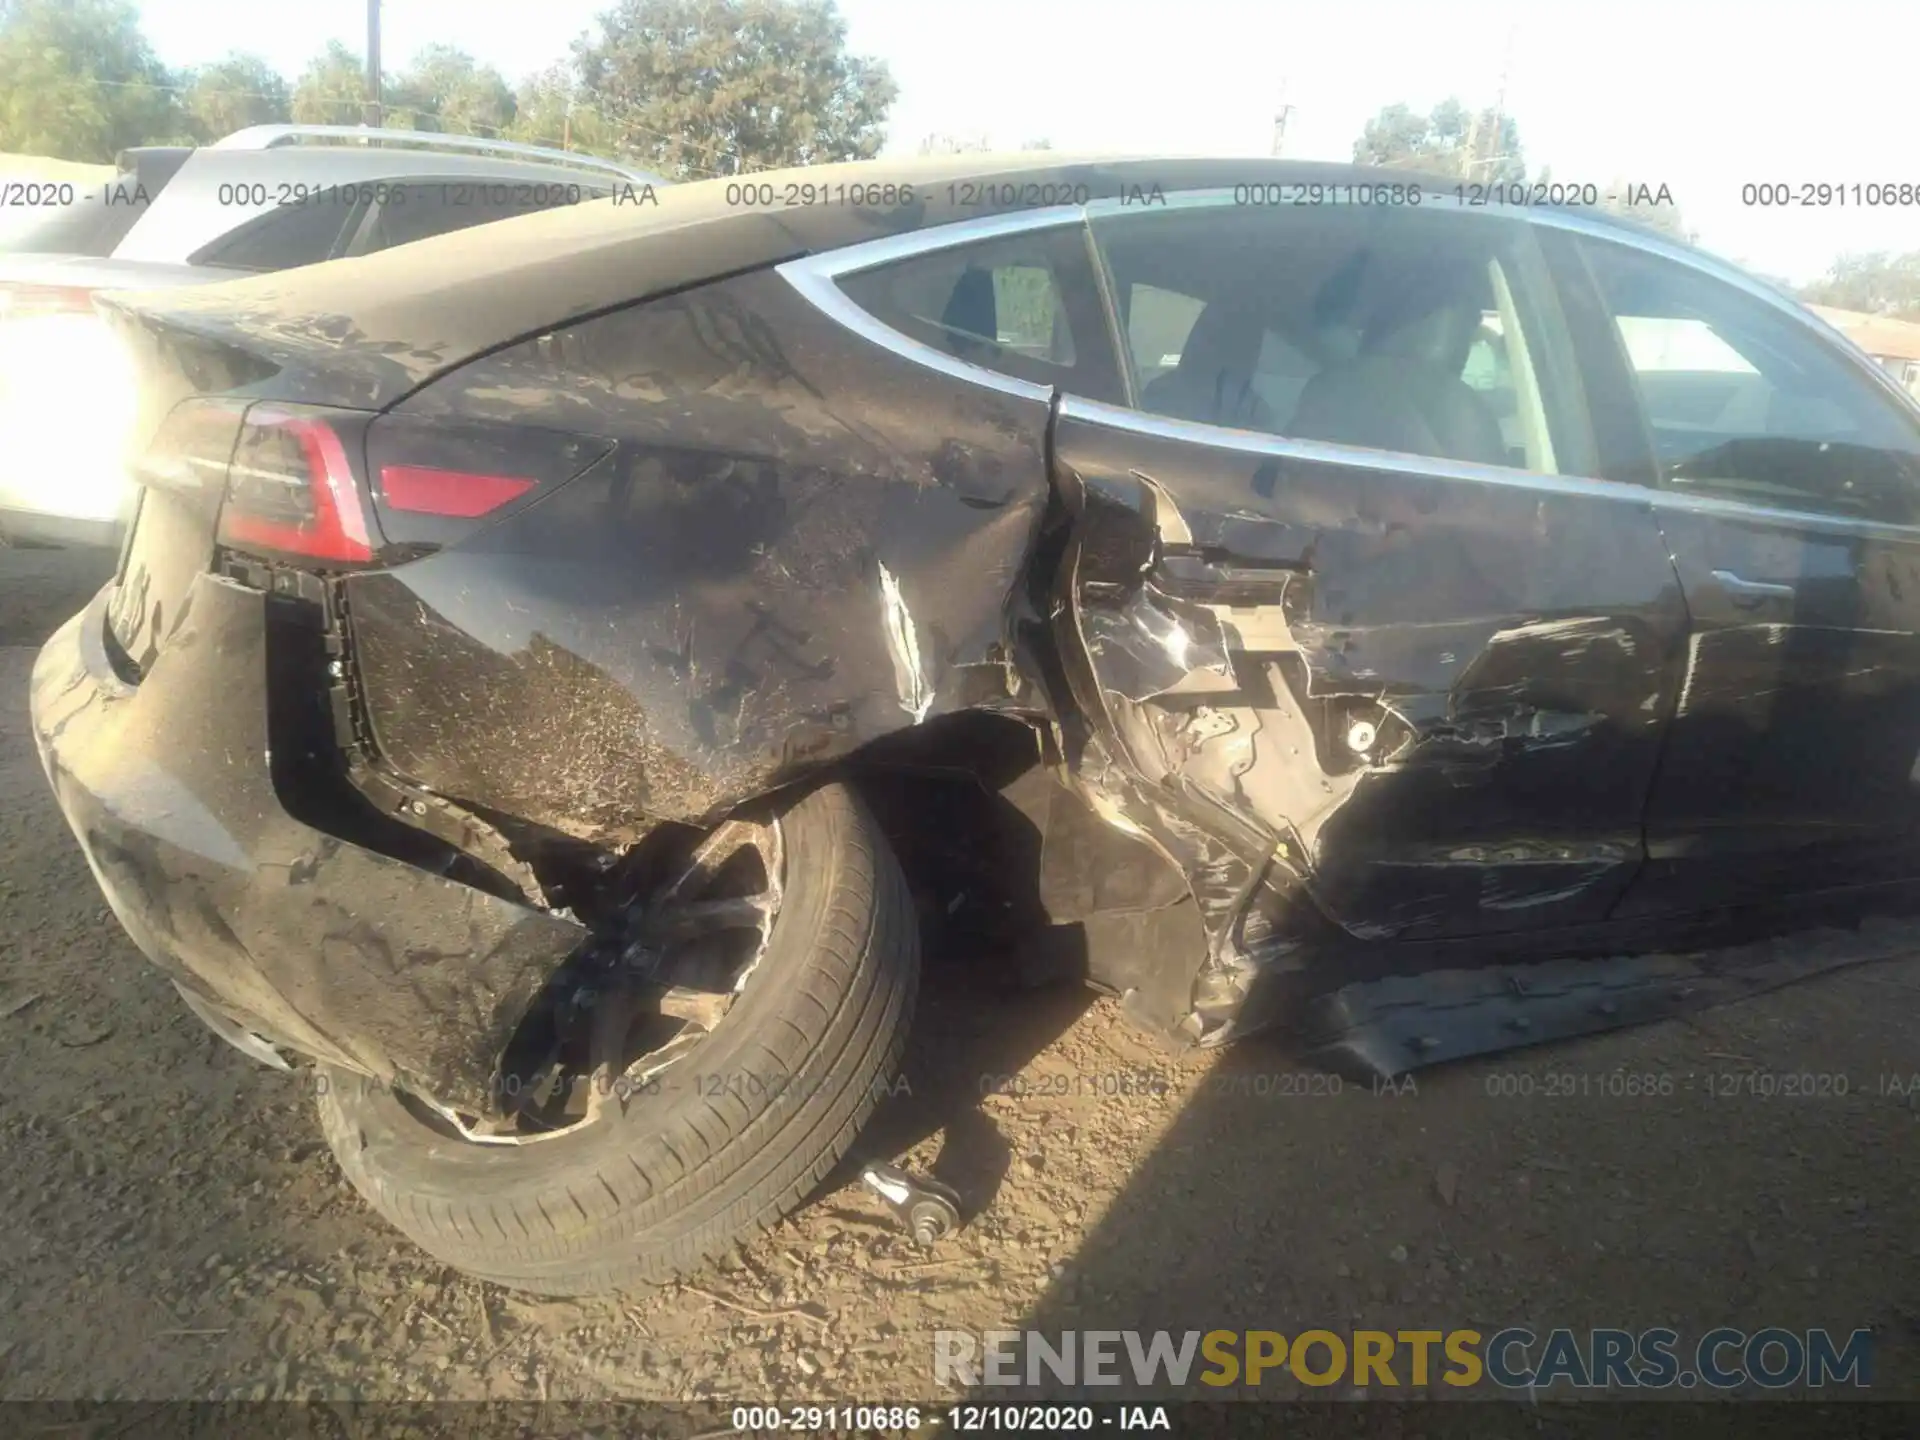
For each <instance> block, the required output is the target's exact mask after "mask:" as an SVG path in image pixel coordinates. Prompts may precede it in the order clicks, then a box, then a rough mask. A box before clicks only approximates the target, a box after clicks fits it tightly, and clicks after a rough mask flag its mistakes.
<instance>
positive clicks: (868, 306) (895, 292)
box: [837, 226, 1120, 401]
mask: <svg viewBox="0 0 1920 1440" xmlns="http://www.w3.org/2000/svg"><path fill="white" fill-rule="evenodd" d="M837 283H838V285H839V287H840V290H841V291H842V293H844V294H845V295H846V296H847V298H848V299H850V300H852V301H853V302H854V304H856V305H858V306H859V307H860V308H861V309H862V310H865V311H866V312H867V313H868V314H870V315H872V316H873V317H874V319H876V320H878V321H880V322H881V323H882V324H883V325H886V326H888V327H889V328H891V329H894V330H898V331H899V332H900V333H901V334H903V335H907V336H909V337H911V338H912V339H915V340H918V341H920V342H921V343H922V344H924V345H928V346H931V347H932V348H934V349H936V350H939V351H941V352H943V353H945V354H948V355H951V356H953V357H954V358H955V359H958V360H965V361H967V362H969V363H971V364H974V365H979V366H982V367H983V368H985V369H988V370H996V371H999V372H1000V373H1002V374H1005V375H1012V376H1015V377H1017V378H1019V379H1022V380H1030V381H1033V382H1034V383H1036V384H1040V385H1051V386H1058V387H1059V388H1060V389H1062V390H1068V391H1071V392H1073V393H1075V394H1078V395H1085V396H1087V397H1089V398H1091V399H1095V400H1109V401H1118V400H1119V399H1120V388H1119V378H1118V375H1119V371H1118V366H1117V364H1116V363H1115V360H1114V357H1113V355H1112V351H1111V347H1110V346H1109V344H1108V341H1107V334H1106V325H1105V323H1104V318H1103V312H1102V310H1101V308H1100V298H1099V290H1098V286H1097V284H1096V282H1095V280H1094V277H1093V266H1092V262H1091V260H1090V259H1089V257H1088V255H1087V250H1086V241H1085V237H1084V233H1083V232H1082V231H1081V230H1079V229H1078V228H1077V227H1073V226H1065V227H1060V228H1057V229H1053V230H1043V231H1035V232H1033V233H1031V234H1019V235H1010V236H1005V237H1003V238H999V239H995V240H987V241H982V242H980V243H978V244H974V245H959V246H955V247H953V248H952V249H948V250H936V251H931V252H929V253H927V254H925V255H917V256H914V257H913V258H912V259H909V260H901V261H897V262H895V263H893V264H891V265H881V266H876V267H875V268H873V269H871V270H861V271H856V272H855V273H853V274H851V275H843V276H841V277H840V279H839V281H838V282H837Z"/></svg>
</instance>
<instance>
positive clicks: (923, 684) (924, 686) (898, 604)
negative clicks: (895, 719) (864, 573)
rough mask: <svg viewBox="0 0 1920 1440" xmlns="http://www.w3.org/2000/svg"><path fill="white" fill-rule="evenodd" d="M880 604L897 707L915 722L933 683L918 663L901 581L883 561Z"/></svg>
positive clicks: (928, 704) (930, 705)
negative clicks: (929, 682)
mask: <svg viewBox="0 0 1920 1440" xmlns="http://www.w3.org/2000/svg"><path fill="white" fill-rule="evenodd" d="M880 608H881V616H882V620H881V624H882V626H883V627H884V628H885V630H886V634H887V653H888V654H889V655H891V656H892V657H893V683H894V686H895V688H896V689H897V690H898V691H899V694H900V708H901V709H902V710H904V711H906V712H907V714H909V715H911V716H912V717H913V723H914V724H916V725H918V724H919V723H920V722H921V721H922V720H924V719H926V718H927V711H929V710H931V709H932V708H933V687H932V686H931V685H929V684H928V683H927V674H926V670H925V668H924V667H923V666H922V665H921V663H920V637H919V635H917V634H916V633H915V632H914V626H913V612H912V611H910V610H908V609H907V602H906V600H905V598H904V597H903V596H902V595H901V594H900V582H899V581H898V580H896V579H895V578H894V575H893V572H892V571H891V570H889V569H887V567H886V566H885V565H882V566H881V567H880Z"/></svg>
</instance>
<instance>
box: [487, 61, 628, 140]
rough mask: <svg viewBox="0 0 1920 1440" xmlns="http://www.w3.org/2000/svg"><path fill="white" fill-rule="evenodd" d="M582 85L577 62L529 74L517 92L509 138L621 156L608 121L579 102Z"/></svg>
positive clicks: (563, 63) (565, 63)
mask: <svg viewBox="0 0 1920 1440" xmlns="http://www.w3.org/2000/svg"><path fill="white" fill-rule="evenodd" d="M578 88H579V87H578V83H577V81H576V80H575V78H574V72H573V66H572V65H571V64H569V63H567V62H564V61H563V62H561V63H560V64H557V65H549V66H548V67H547V68H546V69H545V70H542V71H540V72H539V73H538V74H536V75H529V76H528V77H527V78H526V79H525V80H523V81H521V82H520V86H519V88H518V89H517V90H516V91H515V92H514V97H513V120H512V123H510V124H509V125H508V126H507V135H508V136H509V138H511V139H514V140H520V141H524V142H525V143H526V144H529V145H548V146H553V147H556V148H559V149H564V150H580V151H584V152H585V153H587V154H589V155H604V156H606V157H608V158H609V159H617V158H619V157H618V156H617V154H616V147H615V145H614V143H613V135H612V132H611V130H610V128H609V127H608V125H607V123H606V121H604V120H602V119H601V118H600V116H599V115H597V114H596V113H594V112H593V111H592V110H589V109H587V108H585V106H583V105H577V104H576V103H575V99H576V94H575V92H576V91H577V90H578Z"/></svg>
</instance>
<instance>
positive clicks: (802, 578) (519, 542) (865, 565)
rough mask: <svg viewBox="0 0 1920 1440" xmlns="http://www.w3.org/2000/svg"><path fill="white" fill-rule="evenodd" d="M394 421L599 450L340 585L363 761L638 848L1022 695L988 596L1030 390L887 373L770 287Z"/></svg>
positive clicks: (663, 317) (461, 380)
mask: <svg viewBox="0 0 1920 1440" xmlns="http://www.w3.org/2000/svg"><path fill="white" fill-rule="evenodd" d="M397 413H399V414H400V415H403V416H413V417H420V418H430V417H433V416H436V415H441V414H458V415H460V416H462V417H463V418H466V419H478V420H511V419H516V418H519V419H526V420H531V421H534V422H536V423H539V424H541V425H543V426H546V427H549V428H552V429H561V430H577V431H579V432H581V433H583V434H589V435H593V436H596V437H602V438H604V439H606V440H610V441H612V442H613V443H614V450H613V452H612V453H611V454H610V455H608V456H606V457H605V458H604V459H603V460H601V461H600V462H599V463H598V464H596V465H594V466H593V467H592V468H591V469H589V470H588V471H587V472H586V473H585V474H583V475H581V476H579V477H577V478H576V479H574V480H573V481H571V482H570V483H569V484H567V485H566V486H565V487H563V488H561V489H560V490H559V491H558V493H556V494H554V495H553V496H551V497H550V498H548V499H546V500H544V501H542V502H541V503H539V504H536V505H534V506H532V507H530V508H528V509H526V510H524V511H522V512H520V513H519V514H517V515H515V516H513V517H511V518H509V519H507V520H505V521H503V522H502V523H500V524H498V525H495V526H493V527H492V528H490V529H488V530H485V531H483V532H481V533H480V534H479V535H476V536H474V537H472V538H471V539H470V540H468V541H466V542H464V543H463V544H462V545H460V546H459V547H457V548H451V549H448V550H444V551H442V552H440V553H439V554H436V555H433V556H430V557H428V558H426V559H422V560H417V561H414V562H412V563H410V564H406V565H402V566H399V567H397V568H395V569H393V570H390V571H386V572H383V573H380V574H373V575H366V576H360V577H356V578H354V579H353V580H351V581H349V582H348V583H347V586H346V589H347V593H348V603H349V609H350V613H351V614H352V616H353V634H354V639H355V652H356V656H357V660H358V664H359V667H360V673H361V676H362V678H363V681H364V684H365V687H366V695H367V701H368V708H369V711H370V714H371V718H372V722H373V726H374V732H375V734H376V736H377V737H378V740H379V743H380V746H381V749H382V752H383V753H384V754H385V755H386V756H387V757H388V758H389V759H390V760H391V761H392V762H393V763H394V764H395V765H396V766H397V767H398V768H399V769H400V770H402V771H403V772H404V773H406V774H407V775H408V776H409V777H411V778H413V779H415V780H417V781H419V782H420V783H422V784H424V785H427V786H429V787H430V788H432V789H434V790H435V791H437V792H439V793H442V794H446V795H449V796H452V797H455V798H457V799H461V800H464V801H468V802H471V803H474V804H477V805H482V806H485V807H487V808H489V809H492V810H497V811H501V812H504V813H507V814H510V815H515V816H519V817H522V818H524V819H528V820H533V821H536V822H538V823H541V824H544V825H547V826H550V827H552V828H554V829H556V830H560V831H562V832H565V833H568V834H572V835H575V836H577V837H579V838H582V839H588V840H594V841H602V842H604V841H622V840H631V839H633V838H634V837H635V835H636V834H637V833H638V832H639V831H640V830H642V829H643V828H644V827H646V826H647V825H650V824H653V823H657V822H659V821H661V820H680V821H700V820H705V819H709V818H712V817H713V816H715V815H716V814H718V813H719V812H720V811H722V810H724V809H725V808H726V807H728V806H731V805H735V804H738V803H739V802H740V801H741V800H742V799H745V798H747V797H750V796H752V795H755V794H759V793H762V792H764V791H766V790H768V789H770V788H772V787H773V786H776V785H778V784H781V783H783V782H785V781H787V780H789V779H792V778H794V777H796V776H798V775H799V774H801V773H803V772H804V771H805V770H806V769H807V768H809V767H813V766H818V765H820V764H822V763H825V762H827V761H831V760H833V759H835V758H837V757H838V756H840V755H843V754H845V753H846V752H847V751H849V750H852V749H853V748H855V747H857V746H859V745H861V744H864V743H865V742H867V741H869V740H872V739H874V738H875V737H877V736H880V735H884V734H886V733H888V732H890V731H894V730H898V729H901V728H904V727H906V726H909V725H912V724H915V723H917V722H919V721H921V720H924V719H927V718H928V717H930V716H932V715H937V714H941V713H944V712H946V711H949V710H952V709H956V708H962V707H966V706H979V705H986V706H995V705H998V706H1005V707H1009V708H1020V707H1022V706H1027V707H1034V706H1038V705H1039V703H1040V700H1039V693H1038V690H1037V689H1036V687H1034V686H1033V685H1032V684H1031V683H1029V682H1026V681H1023V679H1022V678H1021V676H1020V675H1019V673H1018V672H1017V670H1016V669H1015V668H1014V667H1013V664H1012V662H1011V659H1010V651H1009V647H1008V641H1007V608H1008V603H1009V599H1010V597H1011V595H1012V593H1013V591H1014V589H1015V587H1016V585H1017V584H1018V583H1019V582H1020V581H1021V579H1022V567H1023V565H1024V564H1025V562H1026V559H1027V556H1028V553H1029V551H1030V550H1031V548H1032V543H1033V537H1034V532H1035V530H1036V528H1037V526H1038V524H1039V520H1040V515H1041V511H1042V508H1043V506H1044V504H1045V501H1046V498H1047V493H1048V491H1047V475H1046V464H1045V452H1044V440H1045V434H1046V421H1047V407H1046V405H1045V404H1044V403H1042V402H1038V401H1029V400H1022V399H1018V398H1016V397H1012V396H1008V395H1004V394H1001V393H999V392H996V391H991V390H984V389H981V388H980V387H977V386H970V385H966V384H964V383H962V382H960V381H957V380H954V379H952V378H950V377H948V376H945V375H942V374H940V373H938V372H934V371H930V370H925V369H922V368H919V367H914V366H903V365H900V364H898V363H897V362H892V361H891V359H890V357H889V356H888V355H887V354H886V352H884V351H881V350H879V349H878V348H877V347H875V346H873V345H872V344H870V343H869V342H867V341H864V340H862V339H860V338H859V337H857V336H855V335H853V334H851V333H849V332H848V331H846V330H844V329H842V328H841V327H839V326H837V325H835V324H833V323H832V322H831V321H830V320H828V319H827V318H826V317H825V316H823V315H822V314H820V312H819V311H817V310H815V309H813V308H812V307H811V306H809V305H808V304H807V303H806V302H805V301H804V300H802V299H801V298H800V297H799V296H798V294H797V293H796V292H794V290H793V289H792V288H791V287H790V286H788V285H787V284H786V283H785V282H784V281H782V280H780V279H779V278H778V277H777V276H774V275H772V274H768V273H759V274H752V275H746V276H741V277H738V278H735V279H733V280H728V281H724V282H722V283H720V284H717V285H711V286H706V287H702V288H700V289H698V290H695V291H692V292H689V293H687V294H685V295H683V296H678V297H673V298H670V299H668V300H665V301H661V302H657V303H655V304H653V305H650V306H647V307H645V308H644V309H641V310H636V311H630V312H621V313H617V314H614V315H611V316H607V317H604V318H602V319H599V320H595V321H589V322H585V323H583V324H580V325H577V326H572V327H568V328H564V329H562V330H560V331H559V332H558V333H557V334H554V335H551V336H547V337H544V338H542V339H540V340H537V341H533V342H529V343H527V344H524V345H520V346H516V347H513V348H511V349H509V350H506V351H504V352H502V353H500V354H499V355H496V356H492V357H489V358H488V359H486V360H483V361H480V362H477V363H476V364H474V365H471V366H469V367H467V368H465V369H463V370H461V371H459V372H457V373H456V374H455V375H454V376H453V377H451V378H450V379H449V380H448V381H447V382H445V383H443V384H441V385H437V386H431V387H428V388H427V389H426V390H424V391H422V392H421V393H420V394H419V395H417V396H416V397H414V398H413V399H412V400H410V401H408V402H407V403H406V404H405V405H403V406H401V407H400V409H399V411H398V412H397ZM425 675H430V676H432V677H433V683H432V684H430V685H422V684H420V683H418V677H420V676H425Z"/></svg>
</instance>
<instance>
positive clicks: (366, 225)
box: [0, 125, 664, 546]
mask: <svg viewBox="0 0 1920 1440" xmlns="http://www.w3.org/2000/svg"><path fill="white" fill-rule="evenodd" d="M116 169H117V172H118V173H116V175H115V176H114V178H113V179H112V180H110V181H108V182H106V183H105V184H103V185H99V186H97V187H89V186H85V185H78V184H70V183H66V182H38V183H35V182H20V181H9V182H6V183H5V184H4V185H0V537H6V538H12V539H18V540H37V541H51V542H54V543H60V544H99V545H110V546H111V545H117V544H118V543H119V535H120V531H121V528H122V526H123V524H124V521H125V508H126V505H127V502H128V499H129V498H130V495H131V490H130V488H129V485H128V482H127V479H126V477H125V474H124V470H123V466H122V456H121V452H122V448H123V446H124V442H125V438H126V436H125V430H126V427H127V425H128V424H129V423H130V421H131V403H132V381H131V379H130V378H129V377H127V376H126V375H124V373H123V371H124V368H125V359H124V357H123V356H122V355H121V353H120V351H119V347H118V345H117V344H116V342H114V341H113V340H112V339H111V338H110V336H109V335H108V333H107V331H106V329H105V327H104V326H103V325H102V324H101V322H100V321H99V320H98V318H97V317H96V316H95V315H94V310H93V297H94V295H95V294H96V293H98V292H100V291H103V290H127V289H139V290H151V289H158V288H162V287H165V286H170V285H192V284H204V283H207V282H209V281H218V280H228V279H233V278H235V277H237V276H240V275H243V274H248V273H257V272H260V271H267V270H285V269H291V268H292V267H294V266H299V265H312V264H317V263H319V262H321V261H325V260H335V259H340V258H343V257H346V256H353V255H368V254H371V253H373V252H374V251H376V250H386V249H390V248H392V247H393V246H395V245H405V244H407V243H408V242H410V241H414V240H423V239H425V238H427V237H428V236H430V235H440V234H444V233H446V232H448V231H451V230H461V229H465V228H466V227H468V226H471V225H482V224H486V223H488V222H490V221H494V220H503V219H508V218H510V217H512V216H516V215H523V214H526V213H528V212H530V211H534V210H542V209H548V208H551V207H553V206H555V205H567V204H574V203H578V202H580V201H582V200H588V199H597V198H602V197H606V196H608V195H615V196H616V198H620V197H621V195H622V193H623V192H628V191H633V192H644V187H647V186H654V187H658V186H660V185H661V184H663V183H664V182H662V181H661V180H660V179H659V177H657V176H654V175H649V174H647V173H645V172H642V171H638V170H631V169H628V168H626V167H625V166H621V165H617V164H614V163H613V162H611V161H606V160H601V159H598V158H596V157H593V156H588V155H579V154H573V153H570V152H567V151H561V150H548V149H543V148H541V147H538V146H532V145H518V144H513V143H509V142H504V141H492V140H484V139H478V138H474V137H469V136H458V135H438V134H426V133H421V132H415V131H406V130H374V129H364V128H357V127H352V126H334V125H259V126H254V127H252V128H251V129H247V130H241V131H238V132H237V133H235V134H233V135H229V136H227V137H226V138H225V139H224V140H220V141H218V142H216V143H215V144H212V145H205V146H199V147H189V146H154V147H147V148H143V149H137V150H129V151H125V152H123V153H122V155H121V156H120V159H119V163H118V165H117V166H116Z"/></svg>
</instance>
